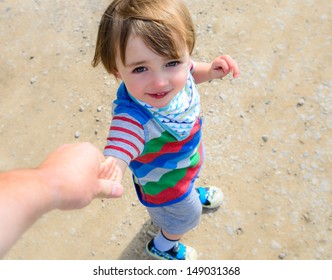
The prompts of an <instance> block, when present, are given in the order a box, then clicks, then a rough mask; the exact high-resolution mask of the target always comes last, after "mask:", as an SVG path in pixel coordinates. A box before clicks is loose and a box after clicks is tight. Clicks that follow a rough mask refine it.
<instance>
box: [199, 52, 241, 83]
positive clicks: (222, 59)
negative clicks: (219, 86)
mask: <svg viewBox="0 0 332 280" xmlns="http://www.w3.org/2000/svg"><path fill="white" fill-rule="evenodd" d="M230 72H233V78H237V77H239V76H240V71H239V67H238V65H237V63H236V61H235V60H234V59H232V58H231V57H230V56H228V55H222V56H218V57H217V58H215V59H214V60H213V61H212V62H211V63H205V62H196V65H195V69H194V72H193V77H194V79H195V82H196V83H197V84H200V83H204V82H207V81H209V80H213V79H221V78H223V77H225V76H227V75H228V74H229V73H230Z"/></svg>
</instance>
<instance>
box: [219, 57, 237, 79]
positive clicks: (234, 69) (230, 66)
mask: <svg viewBox="0 0 332 280" xmlns="http://www.w3.org/2000/svg"><path fill="white" fill-rule="evenodd" d="M220 58H221V59H222V60H224V62H225V63H226V64H227V66H228V72H227V74H228V73H229V72H231V71H232V72H233V78H237V77H239V76H240V70H239V66H238V64H237V62H236V61H235V60H234V59H232V58H231V57H230V56H229V55H223V56H221V57H220ZM227 74H226V75H227Z"/></svg>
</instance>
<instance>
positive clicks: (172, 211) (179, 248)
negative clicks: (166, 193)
mask: <svg viewBox="0 0 332 280" xmlns="http://www.w3.org/2000/svg"><path fill="white" fill-rule="evenodd" d="M147 210H148V212H149V214H150V216H151V219H152V221H153V222H154V223H155V224H156V225H157V226H159V227H160V228H161V231H160V233H159V234H158V235H157V236H156V237H155V238H154V239H153V240H151V241H150V242H149V243H148V244H147V251H148V253H149V254H150V255H151V256H153V257H156V258H160V259H195V258H196V255H197V254H196V252H195V250H194V249H192V248H190V247H189V246H185V245H183V244H181V243H180V242H179V240H180V239H181V237H182V236H183V234H184V233H186V232H188V231H189V230H191V229H193V228H194V227H195V226H197V225H198V223H199V221H200V217H201V214H202V204H201V202H200V200H199V198H198V196H197V192H196V190H195V189H194V188H193V189H192V191H191V193H190V194H189V195H188V196H187V197H186V198H185V199H184V200H182V201H180V202H178V203H176V204H173V205H170V206H165V207H154V208H149V207H148V208H147Z"/></svg>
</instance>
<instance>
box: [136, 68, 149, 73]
mask: <svg viewBox="0 0 332 280" xmlns="http://www.w3.org/2000/svg"><path fill="white" fill-rule="evenodd" d="M146 70H147V69H146V68H145V67H137V68H135V69H134V70H133V73H142V72H144V71H146Z"/></svg>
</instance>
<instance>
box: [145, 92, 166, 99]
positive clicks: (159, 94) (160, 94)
mask: <svg viewBox="0 0 332 280" xmlns="http://www.w3.org/2000/svg"><path fill="white" fill-rule="evenodd" d="M168 93H169V91H163V92H156V93H148V95H149V96H150V97H152V98H155V99H162V98H164V97H165V96H166V95H167V94H168Z"/></svg>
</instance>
